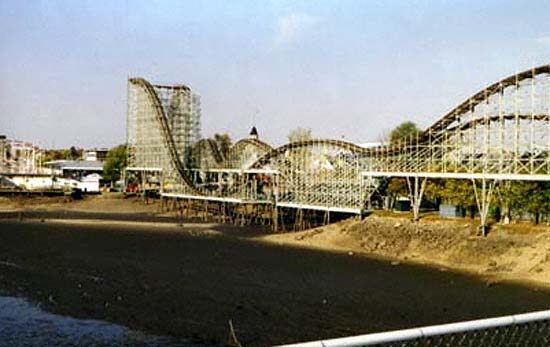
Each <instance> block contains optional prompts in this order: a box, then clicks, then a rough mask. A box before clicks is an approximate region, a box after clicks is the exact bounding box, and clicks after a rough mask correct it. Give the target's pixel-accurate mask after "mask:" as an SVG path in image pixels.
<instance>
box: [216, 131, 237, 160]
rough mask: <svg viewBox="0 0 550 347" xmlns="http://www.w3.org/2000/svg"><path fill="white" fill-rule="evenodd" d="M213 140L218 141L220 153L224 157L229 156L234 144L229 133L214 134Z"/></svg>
mask: <svg viewBox="0 0 550 347" xmlns="http://www.w3.org/2000/svg"><path fill="white" fill-rule="evenodd" d="M213 140H214V142H216V146H217V147H218V150H219V151H220V154H221V155H222V156H223V157H224V158H227V155H228V154H229V150H230V149H231V145H232V144H233V141H232V140H231V137H230V136H229V134H214V138H213Z"/></svg>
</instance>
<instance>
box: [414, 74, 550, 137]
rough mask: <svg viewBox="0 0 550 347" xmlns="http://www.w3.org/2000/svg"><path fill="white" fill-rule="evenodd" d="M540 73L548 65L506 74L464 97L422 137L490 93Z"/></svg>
mask: <svg viewBox="0 0 550 347" xmlns="http://www.w3.org/2000/svg"><path fill="white" fill-rule="evenodd" d="M541 74H550V65H543V66H539V67H536V68H533V69H530V70H526V71H523V72H520V73H518V74H515V75H511V76H508V77H506V78H504V79H502V80H500V81H498V82H496V83H493V84H491V85H490V86H488V87H486V88H484V89H482V90H480V91H479V92H477V93H476V94H474V95H472V96H471V97H469V98H468V99H466V100H465V101H464V102H462V103H461V104H459V105H458V106H456V107H455V108H453V109H452V110H451V111H449V112H448V113H447V114H445V115H444V116H443V117H442V118H441V119H440V120H439V121H437V122H435V123H434V124H433V125H432V126H430V127H429V128H427V129H426V130H425V131H424V133H423V134H424V137H425V136H427V135H428V134H429V133H433V132H436V131H439V130H443V129H445V128H446V127H447V126H449V125H450V124H452V123H453V122H455V121H456V119H457V116H459V115H461V114H463V113H465V112H468V111H469V110H471V109H473V108H475V107H476V106H477V105H479V104H480V103H482V102H484V101H486V100H487V99H488V98H489V97H490V96H491V95H494V94H497V93H503V92H504V89H506V88H507V87H510V86H518V85H519V83H520V82H522V81H524V80H527V79H533V78H535V77H536V76H538V75H541Z"/></svg>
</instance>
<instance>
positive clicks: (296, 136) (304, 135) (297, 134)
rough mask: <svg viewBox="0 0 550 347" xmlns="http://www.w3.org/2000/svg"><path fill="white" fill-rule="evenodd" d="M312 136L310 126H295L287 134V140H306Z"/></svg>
mask: <svg viewBox="0 0 550 347" xmlns="http://www.w3.org/2000/svg"><path fill="white" fill-rule="evenodd" d="M312 138H313V136H312V135H311V129H310V128H296V129H294V130H292V131H291V132H290V133H289V134H288V142H299V141H307V140H311V139H312Z"/></svg>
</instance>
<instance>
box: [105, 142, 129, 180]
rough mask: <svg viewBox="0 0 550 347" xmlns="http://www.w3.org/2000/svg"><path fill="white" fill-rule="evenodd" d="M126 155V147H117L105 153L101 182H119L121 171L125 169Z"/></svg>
mask: <svg viewBox="0 0 550 347" xmlns="http://www.w3.org/2000/svg"><path fill="white" fill-rule="evenodd" d="M127 160H128V153H127V149H126V145H118V146H116V147H113V148H111V149H110V150H109V152H107V158H106V159H105V164H104V165H103V180H105V181H106V182H116V181H118V180H120V177H121V175H122V171H123V170H124V168H126V165H127Z"/></svg>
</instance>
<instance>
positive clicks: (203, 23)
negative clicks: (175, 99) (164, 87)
mask: <svg viewBox="0 0 550 347" xmlns="http://www.w3.org/2000/svg"><path fill="white" fill-rule="evenodd" d="M549 22H550V2H548V1H530V2H529V5H527V4H526V3H525V4H524V3H523V2H520V1H113V2H111V1H104V2H102V1H52V0H48V1H7V0H0V33H1V34H0V74H1V76H2V78H1V80H0V134H7V135H8V136H10V137H15V138H19V139H23V140H30V141H34V142H36V143H38V144H39V145H42V146H45V147H68V146H71V145H76V146H80V147H94V146H112V145H115V144H118V143H123V142H124V141H125V120H126V80H127V77H128V76H141V77H144V78H146V79H148V80H150V81H152V82H159V83H184V84H187V85H189V86H191V87H192V88H193V89H194V90H195V91H197V92H198V93H199V94H201V97H202V109H203V112H202V121H203V122H202V123H203V135H204V136H211V135H212V134H213V133H216V132H228V133H230V134H231V136H232V137H233V138H234V139H238V138H240V137H243V136H246V134H247V133H248V131H249V129H250V127H251V126H252V123H255V124H256V126H257V127H258V130H259V132H260V136H261V137H262V138H263V139H265V140H266V141H268V142H270V143H272V144H282V143H284V142H285V141H286V136H287V134H288V133H289V132H290V131H291V130H292V129H294V128H296V127H307V128H311V129H312V131H313V134H314V135H315V136H317V137H327V138H345V139H347V140H350V141H356V142H367V141H376V140H377V139H378V138H379V136H380V135H381V134H382V133H384V132H385V131H387V129H391V128H392V127H393V126H395V125H397V124H399V123H400V122H403V121H405V120H412V121H415V122H416V123H417V124H419V125H420V126H421V127H426V126H428V125H429V124H431V123H432V122H434V121H436V120H437V119H438V118H440V117H441V116H442V115H443V114H444V113H445V112H447V111H448V110H450V109H451V108H453V107H454V106H455V105H457V104H459V103H460V102H462V101H463V100H464V99H466V98H467V97H468V96H469V95H471V94H473V93H475V92H476V91H477V90H479V89H481V88H483V87H484V86H486V85H488V84H490V83H492V82H494V81H496V80H498V79H500V78H503V77H506V76H508V75H510V74H513V73H516V72H518V71H522V70H525V69H528V68H530V67H532V66H533V65H543V64H548V63H550V26H549V25H548V23H549Z"/></svg>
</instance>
